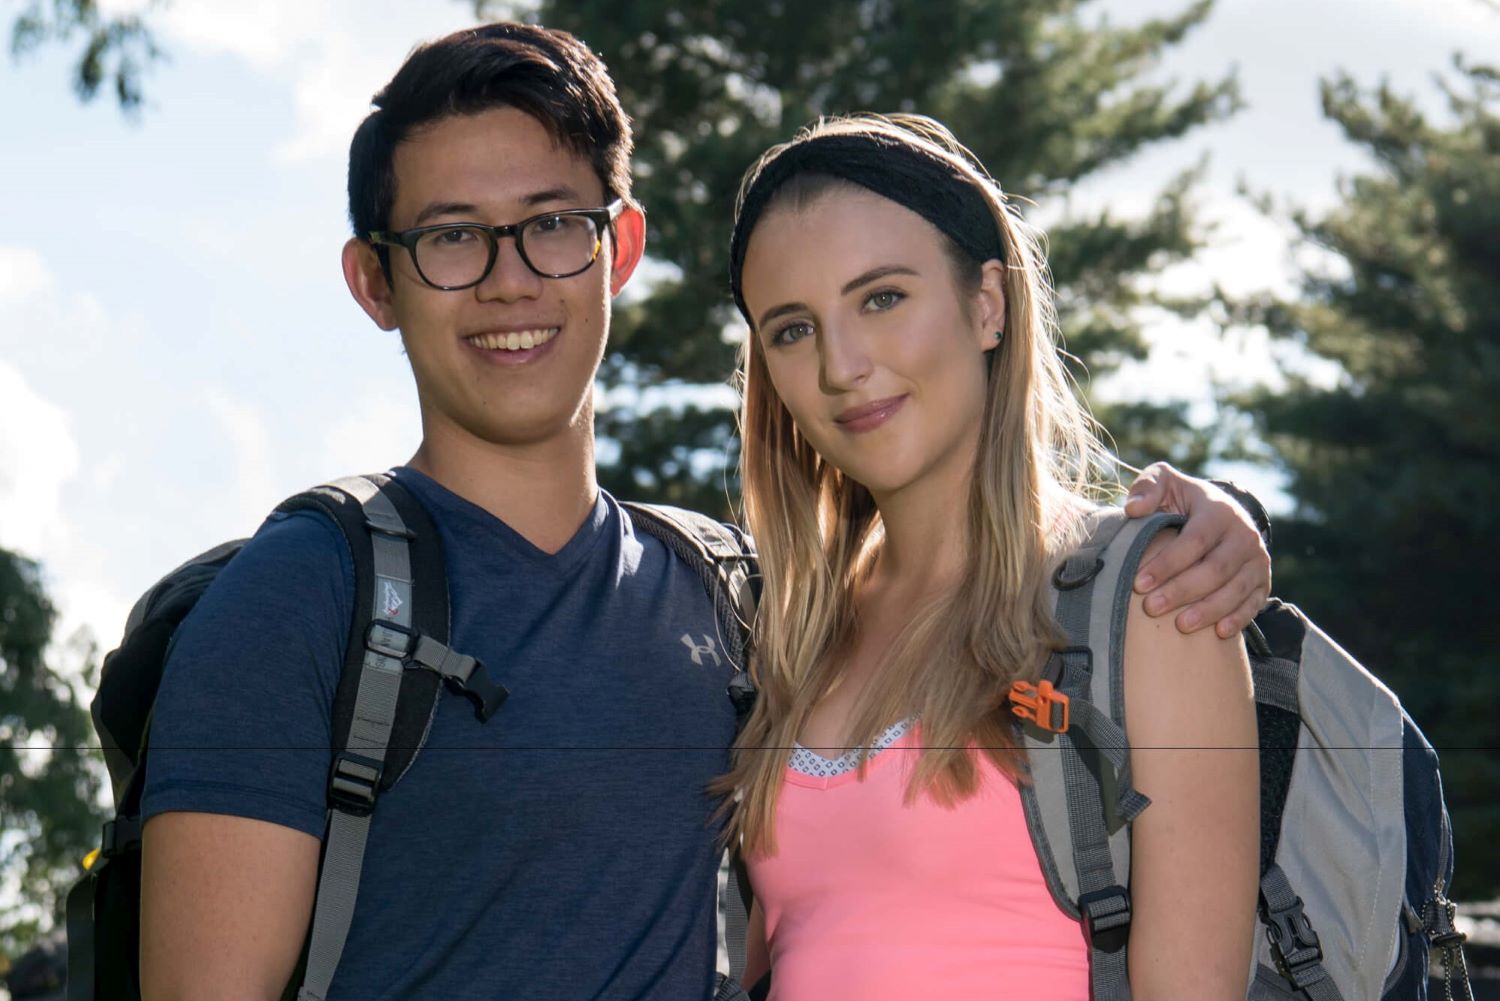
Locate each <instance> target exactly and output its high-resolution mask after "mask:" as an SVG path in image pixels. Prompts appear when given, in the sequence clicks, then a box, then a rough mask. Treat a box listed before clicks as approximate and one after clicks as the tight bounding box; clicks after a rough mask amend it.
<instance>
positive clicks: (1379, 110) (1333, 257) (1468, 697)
mask: <svg viewBox="0 0 1500 1001" xmlns="http://www.w3.org/2000/svg"><path fill="white" fill-rule="evenodd" d="M1439 86H1440V87H1441V88H1442V90H1443V94H1444V96H1445V98H1446V105H1447V111H1448V114H1447V115H1446V116H1444V117H1443V119H1442V120H1437V119H1435V118H1434V116H1432V115H1430V114H1428V113H1424V112H1423V111H1422V110H1420V109H1419V106H1418V104H1417V102H1416V101H1414V100H1413V99H1411V98H1408V97H1403V96H1400V95H1397V94H1395V93H1392V92H1391V90H1390V89H1389V88H1388V87H1386V86H1380V87H1377V88H1375V89H1373V90H1364V89H1361V88H1360V87H1359V86H1358V85H1357V84H1356V82H1355V81H1353V80H1351V79H1349V78H1348V77H1347V76H1339V77H1336V78H1334V79H1332V80H1331V81H1328V82H1325V84H1324V86H1323V108H1324V112H1325V114H1326V115H1327V116H1328V117H1329V118H1330V119H1331V120H1333V121H1334V122H1336V123H1337V124H1338V125H1339V127H1340V128H1341V129H1342V130H1343V132H1344V134H1345V135H1346V136H1347V137H1348V138H1349V139H1350V140H1351V141H1352V142H1355V143H1358V144H1359V145H1361V146H1363V147H1365V148H1366V149H1367V150H1368V151H1369V152H1370V154H1371V156H1372V157H1373V160H1374V164H1375V166H1376V169H1374V170H1372V171H1371V172H1369V173H1367V174H1361V175H1360V176H1356V177H1353V178H1348V179H1345V180H1343V181H1342V182H1341V184H1340V196H1341V202H1342V203H1341V204H1340V205H1339V206H1338V207H1337V208H1335V209H1334V210H1332V211H1330V212H1329V213H1328V214H1327V215H1324V216H1321V217H1311V216H1309V215H1307V214H1305V213H1301V214H1296V215H1294V220H1295V223H1296V225H1297V227H1298V229H1299V230H1300V232H1301V236H1302V239H1303V240H1304V241H1305V243H1306V244H1307V245H1308V247H1310V248H1312V249H1314V250H1315V251H1318V252H1320V253H1318V254H1317V255H1316V257H1315V258H1314V261H1315V263H1313V264H1312V265H1311V266H1310V267H1308V268H1307V270H1306V271H1305V273H1304V277H1303V279H1302V283H1301V289H1300V295H1299V296H1298V297H1297V298H1296V299H1294V300H1290V301H1277V300H1275V299H1271V298H1263V299H1261V300H1259V301H1257V302H1253V303H1250V304H1248V309H1247V310H1246V311H1245V313H1244V314H1242V319H1247V320H1249V321H1251V322H1259V323H1264V324H1265V325H1266V326H1267V327H1268V328H1269V329H1270V330H1271V332H1272V333H1273V334H1275V335H1276V336H1278V337H1280V338H1283V339H1285V340H1288V341H1291V342H1293V343H1295V344H1297V345H1299V346H1300V347H1301V348H1302V349H1304V350H1305V351H1307V352H1310V353H1311V354H1312V355H1314V356H1316V357H1318V358H1321V359H1325V360H1328V361H1332V362H1334V363H1336V364H1337V367H1338V368H1337V371H1338V373H1339V375H1338V378H1337V381H1336V382H1334V383H1333V384H1329V383H1328V381H1326V380H1314V379H1310V378H1308V377H1307V375H1305V374H1299V372H1298V370H1297V368H1296V367H1294V368H1293V370H1291V371H1288V372H1287V373H1286V385H1285V386H1284V387H1278V388H1275V389H1270V388H1267V389H1261V390H1257V391H1255V392H1252V393H1249V394H1244V395H1241V396H1239V397H1237V398H1235V399H1234V400H1232V401H1231V402H1232V404H1233V405H1235V406H1237V407H1239V408H1240V409H1242V410H1243V412H1244V413H1245V414H1246V415H1248V416H1249V417H1250V418H1251V419H1252V420H1253V422H1254V424H1255V425H1256V427H1257V429H1258V431H1259V433H1260V435H1261V436H1263V438H1264V439H1265V441H1266V443H1267V444H1269V446H1270V447H1271V449H1272V450H1273V452H1274V456H1275V461H1276V463H1277V464H1278V465H1279V467H1280V468H1281V470H1282V471H1283V472H1284V473H1285V474H1286V476H1287V490H1288V492H1289V493H1290V494H1291V496H1292V498H1293V499H1294V501H1295V507H1294V509H1293V511H1292V512H1291V514H1290V515H1284V516H1280V517H1278V518H1277V521H1276V554H1275V560H1276V580H1277V590H1278V592H1280V593H1282V594H1284V595H1286V596H1287V597H1288V598H1290V599H1291V600H1294V601H1296V602H1297V603H1298V604H1299V605H1301V606H1302V607H1303V608H1304V609H1306V610H1307V611H1308V613H1309V614H1310V615H1312V616H1313V617H1314V618H1315V619H1317V620H1318V621H1319V622H1320V623H1321V624H1322V625H1323V626H1324V628H1326V629H1327V630H1328V632H1329V633H1331V634H1332V635H1334V636H1336V637H1338V639H1339V642H1340V643H1342V644H1343V645H1344V646H1346V647H1347V648H1348V649H1349V650H1350V651H1351V652H1352V653H1354V654H1355V655H1356V656H1357V657H1359V658H1360V659H1361V660H1363V661H1364V663H1366V664H1367V665H1369V666H1370V668H1371V669H1372V670H1374V671H1375V672H1376V673H1378V674H1379V675H1380V676H1381V677H1382V678H1384V679H1385V680H1386V681H1388V682H1389V683H1390V685H1391V687H1392V688H1393V689H1395V690H1396V691H1397V692H1398V693H1400V695H1401V699H1402V701H1403V702H1404V703H1405V704H1406V706H1407V707H1408V708H1409V710H1410V711H1411V714H1412V716H1413V718H1415V719H1416V721H1417V723H1418V725H1419V726H1421V727H1422V728H1423V729H1424V731H1425V732H1426V734H1427V736H1428V738H1429V739H1430V740H1431V741H1432V742H1433V743H1434V744H1435V745H1437V746H1438V747H1439V751H1440V753H1441V755H1442V760H1443V777H1444V781H1445V784H1446V795H1447V799H1448V804H1449V807H1450V808H1451V810H1452V812H1453V819H1454V829H1455V832H1456V835H1457V839H1458V877H1457V878H1458V885H1457V888H1456V891H1455V892H1456V893H1457V894H1459V895H1461V896H1463V897H1464V898H1465V899H1473V898H1475V897H1478V896H1493V895H1494V894H1495V893H1496V892H1497V891H1500V854H1497V853H1496V852H1495V851H1494V846H1495V845H1496V844H1497V843H1500V802H1497V801H1496V798H1495V781H1494V775H1495V756H1496V753H1497V751H1500V716H1497V715H1496V711H1495V710H1496V707H1497V706H1500V671H1497V669H1496V667H1497V662H1496V651H1497V650H1500V561H1497V560H1496V559H1495V558H1494V554H1495V553H1496V551H1497V546H1500V542H1497V540H1500V73H1497V70H1496V69H1495V68H1494V67H1483V66H1469V65H1465V64H1464V63H1463V62H1462V61H1457V62H1456V69H1455V71H1454V72H1453V74H1451V78H1450V79H1448V80H1441V81H1439Z"/></svg>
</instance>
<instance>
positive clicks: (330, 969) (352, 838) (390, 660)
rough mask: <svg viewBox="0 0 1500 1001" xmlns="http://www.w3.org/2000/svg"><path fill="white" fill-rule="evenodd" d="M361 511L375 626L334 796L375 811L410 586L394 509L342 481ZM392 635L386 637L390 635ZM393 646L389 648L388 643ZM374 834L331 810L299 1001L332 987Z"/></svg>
mask: <svg viewBox="0 0 1500 1001" xmlns="http://www.w3.org/2000/svg"><path fill="white" fill-rule="evenodd" d="M339 486H340V487H341V488H344V489H347V490H348V491H349V492H350V493H351V494H353V495H354V496H355V497H356V498H357V499H358V500H359V502H360V504H361V505H362V506H363V507H364V510H365V519H366V521H367V523H368V524H369V525H370V528H371V533H370V540H371V542H372V544H373V547H374V568H375V588H374V591H375V593H374V598H373V601H374V607H373V608H372V610H371V620H372V628H371V633H370V639H369V640H368V641H367V642H366V649H365V659H364V665H363V669H362V671H361V674H360V678H359V690H358V695H357V696H356V698H355V703H354V719H353V721H352V722H351V724H350V726H349V739H348V742H347V743H346V744H345V747H344V753H342V754H340V755H338V756H337V757H336V759H335V762H336V763H335V766H334V778H333V779H332V782H331V788H330V793H331V794H332V793H333V792H335V791H337V792H339V793H341V794H344V795H347V796H349V797H350V798H353V799H363V798H367V799H368V806H369V807H373V805H374V802H375V796H376V795H377V794H378V793H379V791H380V774H381V773H380V769H381V766H382V765H383V763H384V761H385V752H386V748H387V746H388V745H389V744H390V738H391V726H392V724H393V723H394V722H395V719H396V700H397V696H398V695H399V694H400V692H401V672H402V663H401V659H400V657H399V656H397V654H399V653H401V652H402V651H400V650H399V648H398V647H396V646H395V645H394V644H395V643H397V642H400V641H404V640H405V639H406V638H407V637H406V636H405V635H404V634H402V633H400V632H398V631H397V630H382V629H380V628H379V626H378V625H376V624H377V623H380V622H388V623H392V624H394V625H396V626H400V627H402V628H403V629H410V628H411V622H412V618H411V613H412V607H411V605H412V601H411V599H412V586H411V552H410V549H409V547H408V545H407V539H408V538H409V537H410V533H409V532H408V531H407V529H406V525H405V523H404V522H403V521H402V520H401V516H400V514H398V513H397V511H396V508H395V506H394V505H393V504H392V503H391V502H390V500H389V499H388V498H387V497H386V496H385V495H384V494H382V493H380V491H379V487H378V485H377V484H375V483H373V482H371V481H369V480H364V479H357V480H347V481H340V483H339ZM387 634H388V635H387ZM388 644H391V645H388ZM369 831H370V815H369V812H368V808H367V809H366V810H365V812H364V813H363V815H360V814H358V813H357V812H355V813H351V812H345V811H344V810H342V809H337V808H333V809H330V810H329V818H328V836H327V839H326V840H325V842H324V851H323V871H322V875H321V876H319V878H318V896H317V902H316V904H315V905H314V907H313V918H312V933H311V937H310V940H309V945H308V951H307V968H306V972H305V974H304V977H303V981H302V986H301V988H300V989H299V990H298V991H297V1001H323V999H324V997H325V996H326V995H327V994H328V988H329V985H330V984H332V983H333V974H334V971H335V970H336V969H338V965H339V957H340V956H342V955H343V952H344V942H345V940H346V939H347V938H348V936H349V925H350V923H351V922H352V921H353V919H354V903H355V899H356V898H357V897H358V895H359V880H360V871H361V869H362V868H363V866H364V858H365V840H366V838H367V837H368V835H369Z"/></svg>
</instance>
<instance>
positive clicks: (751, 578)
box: [623, 501, 760, 674]
mask: <svg viewBox="0 0 1500 1001" xmlns="http://www.w3.org/2000/svg"><path fill="white" fill-rule="evenodd" d="M623 506H624V507H625V508H626V509H627V510H629V511H630V513H631V514H632V515H633V516H634V521H635V523H636V524H637V525H639V526H640V527H641V528H642V529H644V530H645V531H646V532H647V533H648V534H650V535H652V536H654V537H656V538H657V539H659V540H660V541H661V543H662V544H663V545H665V546H666V547H667V548H668V549H670V550H671V551H672V552H673V553H675V554H676V555H677V557H678V558H679V559H681V560H682V561H683V562H685V563H686V564H687V565H688V566H690V567H692V568H693V569H694V570H695V571H696V572H697V574H698V576H699V578H700V579H701V580H702V581H703V586H704V588H705V590H707V591H708V594H709V597H710V598H712V599H713V602H714V615H715V618H716V621H717V624H718V626H719V640H720V642H721V643H722V644H723V646H724V648H725V649H726V650H729V651H730V661H731V662H732V663H733V664H734V667H735V670H736V674H741V673H744V669H745V667H746V664H747V660H746V654H747V653H748V651H749V643H750V628H751V626H752V625H753V624H754V622H755V603H756V600H757V599H758V597H759V595H760V568H759V565H758V564H757V563H756V558H755V545H754V543H753V542H752V541H751V539H750V537H749V536H748V535H746V534H745V533H743V532H741V531H740V530H739V529H738V528H735V527H733V526H731V525H726V524H724V523H723V522H720V521H717V520H715V519H713V518H710V517H709V516H708V515H705V514H699V513H698V512H696V511H689V510H686V509H685V508H680V507H672V506H670V505H666V504H640V503H636V502H634V501H626V502H624V504H623ZM727 639H732V642H726V640H727Z"/></svg>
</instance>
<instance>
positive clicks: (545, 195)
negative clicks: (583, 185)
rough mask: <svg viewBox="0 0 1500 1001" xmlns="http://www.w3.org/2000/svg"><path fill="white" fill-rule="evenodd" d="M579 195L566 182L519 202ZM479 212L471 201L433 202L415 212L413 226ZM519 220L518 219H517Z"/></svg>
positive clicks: (573, 198)
mask: <svg viewBox="0 0 1500 1001" xmlns="http://www.w3.org/2000/svg"><path fill="white" fill-rule="evenodd" d="M580 200H581V199H580V196H579V194H578V192H577V191H575V190H574V189H573V188H570V187H568V186H567V185H566V184H559V185H557V186H555V187H551V188H544V189H542V190H541V191H533V192H531V193H530V194H528V195H524V196H523V197H522V198H521V204H522V205H526V206H532V205H543V204H546V203H547V202H577V201H580ZM478 214H479V206H477V205H474V204H473V203H471V202H433V203H432V204H430V205H428V206H427V207H426V208H424V209H423V210H422V211H420V212H418V213H417V218H416V221H415V222H413V223H412V226H413V227H416V226H421V225H422V224H423V223H425V222H427V221H428V220H430V219H436V218H438V217H439V216H445V215H461V216H468V217H469V218H471V219H472V218H474V217H475V216H476V215H478ZM518 221H519V220H518Z"/></svg>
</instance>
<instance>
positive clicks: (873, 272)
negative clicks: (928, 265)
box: [839, 264, 918, 295]
mask: <svg viewBox="0 0 1500 1001" xmlns="http://www.w3.org/2000/svg"><path fill="white" fill-rule="evenodd" d="M890 275H911V276H912V277H914V278H915V277H918V276H917V273H916V271H914V270H912V269H911V268H908V267H907V266H906V265H904V264H882V265H880V266H879V267H876V268H871V269H870V270H869V271H866V272H865V273H864V274H862V275H860V276H859V277H858V278H855V279H852V280H850V281H848V282H845V283H844V287H843V288H841V289H839V295H848V294H849V293H850V292H853V291H854V290H855V289H857V288H859V287H860V286H861V285H868V284H870V283H871V282H873V281H879V280H880V279H882V278H885V277H888V276H890Z"/></svg>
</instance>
